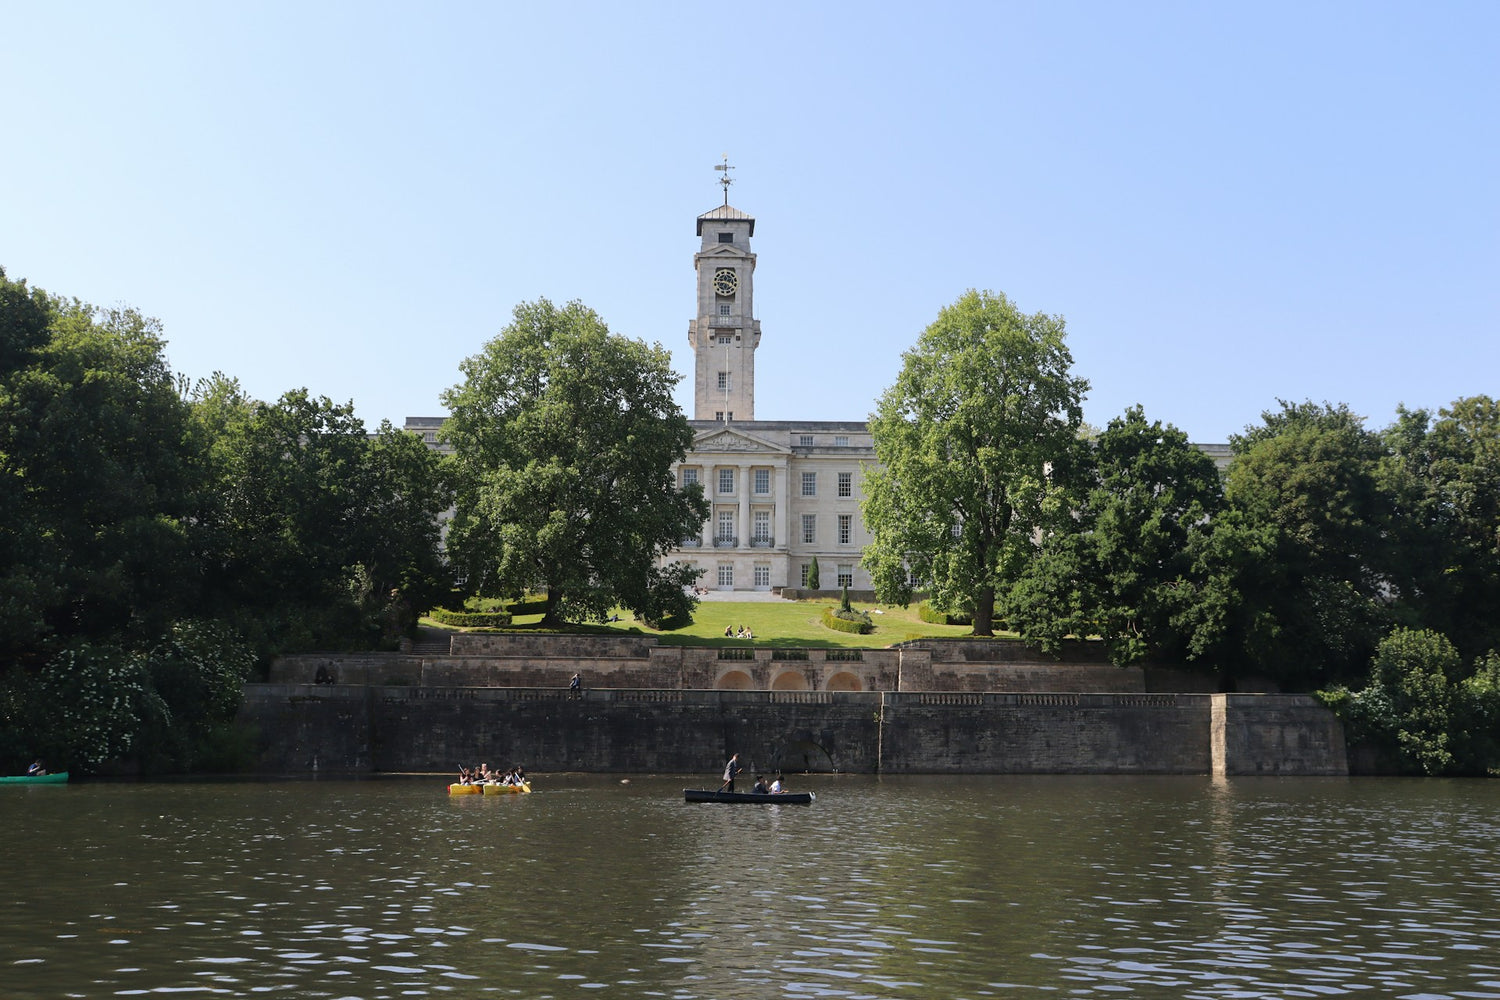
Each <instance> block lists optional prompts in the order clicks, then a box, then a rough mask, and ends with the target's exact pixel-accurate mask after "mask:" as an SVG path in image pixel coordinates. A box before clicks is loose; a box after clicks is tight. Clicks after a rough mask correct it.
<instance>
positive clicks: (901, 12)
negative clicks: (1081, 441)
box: [0, 0, 1500, 442]
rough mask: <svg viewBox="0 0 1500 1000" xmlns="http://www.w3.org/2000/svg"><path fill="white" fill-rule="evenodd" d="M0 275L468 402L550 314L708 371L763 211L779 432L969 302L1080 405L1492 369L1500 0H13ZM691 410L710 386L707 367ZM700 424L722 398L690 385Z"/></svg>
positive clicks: (1496, 313)
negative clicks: (497, 360) (503, 357)
mask: <svg viewBox="0 0 1500 1000" xmlns="http://www.w3.org/2000/svg"><path fill="white" fill-rule="evenodd" d="M0 17H3V22H0V23H3V24H4V30H3V31H0V93H3V94H4V95H5V96H6V100H5V105H6V110H7V112H8V115H7V118H8V121H7V125H6V129H5V138H4V140H3V143H0V180H3V192H4V194H3V208H0V266H3V267H4V268H5V269H6V271H7V273H8V274H9V276H10V277H11V278H25V279H27V280H29V281H30V282H31V283H32V284H33V285H37V286H40V287H42V288H45V289H47V290H48V291H51V292H54V293H57V294H63V295H68V296H76V297H78V298H82V299H84V300H87V301H89V302H92V303H95V304H96V305H115V304H126V305H131V306H134V307H136V308H138V309H139V310H141V311H142V312H144V313H146V314H148V315H151V316H155V317H158V318H159V319H160V320H161V321H162V322H163V323H164V325H165V332H166V336H167V338H168V341H169V344H168V354H169V357H170V360H171V362H172V365H173V367H174V368H175V369H177V370H178V371H180V372H183V373H185V374H187V375H189V376H192V377H199V376H204V375H208V374H209V373H211V372H213V371H215V370H220V371H223V372H226V373H228V374H231V375H235V376H237V377H239V378H240V380H241V381H242V382H243V383H244V385H245V387H246V388H247V389H248V390H249V391H250V392H251V393H252V394H253V395H255V396H258V397H260V398H265V399H274V398H275V397H276V396H278V395H279V394H280V393H281V392H283V391H285V390H287V389H290V388H295V387H299V386H306V387H307V388H308V389H309V390H311V391H312V392H313V393H314V394H317V395H327V396H330V397H332V398H333V399H335V400H336V401H340V402H342V401H347V400H351V399H352V400H353V401H354V403H355V405H356V408H357V411H358V413H359V415H360V416H361V417H363V418H364V420H365V421H366V423H367V424H369V425H371V426H373V425H375V424H377V423H378V422H379V421H380V420H381V419H382V418H389V419H391V420H393V421H395V422H397V423H399V422H400V421H401V420H402V419H403V418H405V417H406V416H407V415H437V414H439V413H440V412H441V410H442V408H441V405H440V403H439V394H440V393H441V392H442V391H443V390H444V389H446V388H447V387H449V386H451V385H453V384H454V383H455V382H457V381H458V379H459V372H458V364H459V362H460V361H461V360H462V359H463V358H464V357H466V356H468V355H471V354H473V353H475V352H476V351H477V350H478V348H479V347H480V345H481V344H482V343H483V342H484V341H486V340H487V339H489V338H490V337H492V336H494V335H495V334H496V333H498V332H499V330H500V329H501V328H502V327H503V326H504V325H505V324H506V322H507V321H508V320H509V318H510V313H511V309H512V308H513V307H514V306H515V305H516V304H517V303H518V302H521V301H525V300H530V299H535V298H538V297H542V296H546V297H548V298H551V299H553V300H556V301H565V300H569V299H575V298H576V299H580V300H582V301H583V302H585V303H586V304H588V305H589V306H591V307H593V308H594V309H595V310H597V311H598V312H599V313H600V314H601V315H602V316H603V317H604V318H605V320H606V321H607V322H608V323H609V325H610V328H611V329H612V330H614V331H615V332H617V333H623V334H626V335H629V336H632V337H638V338H641V339H644V340H648V341H659V342H661V343H662V344H664V345H665V346H666V347H668V348H669V349H670V350H671V351H672V352H673V356H674V363H675V367H676V368H677V370H678V371H679V372H682V373H684V374H687V373H689V372H690V371H691V355H690V352H689V351H688V348H687V324H688V320H689V319H691V318H692V313H693V309H694V297H693V295H694V286H693V270H692V255H693V253H694V252H695V251H696V250H697V248H698V242H697V238H696V236H695V235H694V220H695V218H696V217H697V215H698V214H699V213H701V212H704V211H707V210H708V209H710V208H712V207H714V206H715V205H716V204H719V203H720V201H721V193H720V189H719V188H718V187H717V186H715V180H716V178H717V175H716V174H715V173H714V171H713V169H712V168H713V166H714V164H715V163H718V162H719V161H720V157H721V156H723V155H724V154H726V153H727V154H728V155H729V158H730V162H731V163H732V164H733V165H734V166H735V168H736V169H735V171H734V173H733V176H734V178H735V180H736V182H737V183H736V184H735V185H734V187H733V188H732V190H731V192H730V202H731V203H732V204H733V205H735V206H736V207H737V208H740V209H742V210H744V211H747V212H749V213H751V214H752V215H754V216H755V217H756V220H757V225H756V237H755V241H754V249H755V251H756V253H757V254H758V257H759V260H758V267H757V270H756V313H757V315H758V317H759V319H760V320H761V323H762V330H763V337H762V340H761V347H760V351H759V353H758V355H757V360H758V369H759V370H758V378H757V390H758V391H757V416H759V417H760V418H761V419H777V420H791V419H797V418H805V419H820V420H838V419H845V420H848V419H863V418H864V417H866V416H867V415H868V414H869V412H870V410H871V409H872V408H873V405H874V401H875V399H876V398H877V397H878V396H879V394H880V393H881V392H882V391H883V390H884V389H885V388H886V387H887V386H889V385H890V384H891V383H892V381H893V380H894V379H895V376H896V373H897V371H898V370H899V367H900V360H901V354H902V352H903V351H905V350H906V349H908V348H909V347H911V346H912V345H913V344H914V343H915V341H916V339H917V337H918V335H919V334H920V332H921V331H922V329H923V328H924V327H925V326H926V325H927V324H928V323H930V322H931V321H932V319H933V318H934V317H935V316H936V314H937V311H938V310H939V309H940V308H941V307H942V306H943V305H945V304H947V303H950V302H952V301H953V300H954V299H956V298H957V297H958V296H959V295H961V294H962V293H963V292H964V290H965V289H968V288H984V289H992V290H996V291H1001V292H1004V293H1005V294H1007V295H1009V296H1010V297H1011V298H1012V299H1014V300H1015V301H1016V302H1017V303H1018V305H1019V306H1020V307H1021V308H1022V309H1024V310H1026V311H1028V312H1034V311H1042V312H1047V313H1053V314H1060V315H1062V316H1064V317H1065V318H1066V320H1067V325H1068V331H1069V344H1070V346H1071V349H1072V352H1073V358H1074V362H1075V371H1076V372H1077V373H1078V374H1080V375H1082V376H1084V377H1086V378H1087V379H1089V381H1090V382H1091V383H1092V390H1091V391H1090V393H1089V396H1088V400H1087V404H1086V409H1085V415H1086V418H1087V419H1088V420H1089V421H1090V422H1092V423H1095V424H1098V425H1101V426H1102V425H1103V424H1105V423H1106V422H1108V420H1109V419H1110V418H1111V417H1113V416H1116V415H1119V414H1120V413H1121V412H1123V411H1124V409H1125V408H1126V407H1128V406H1130V405H1132V404H1135V403H1140V404H1142V405H1144V407H1145V409H1146V413H1147V415H1148V416H1149V417H1151V418H1154V419H1160V420H1163V421H1166V422H1170V423H1173V424H1176V425H1177V426H1178V427H1180V428H1182V429H1183V430H1184V431H1186V432H1187V433H1188V435H1189V436H1190V437H1191V438H1192V439H1193V440H1195V441H1205V442H1207V441H1223V440H1226V439H1227V438H1228V436H1229V435H1230V434H1232V433H1235V432H1237V431H1239V430H1241V429H1242V428H1243V427H1245V426H1246V425H1247V424H1251V423H1255V422H1256V421H1257V420H1258V418H1259V415H1260V413H1261V411H1263V410H1265V409H1268V408H1273V407H1274V406H1275V401H1276V399H1277V398H1285V399H1291V400H1303V399H1312V400H1314V401H1323V400H1328V401H1332V402H1345V403H1348V404H1349V405H1350V406H1351V407H1352V408H1353V409H1354V410H1355V411H1356V412H1358V413H1361V414H1364V415H1365V416H1366V417H1367V418H1368V424H1369V426H1371V427H1383V426H1385V425H1386V424H1388V423H1390V422H1391V420H1392V419H1393V416H1394V413H1395V408H1396V405H1397V404H1398V403H1403V402H1404V403H1405V404H1406V405H1407V406H1410V407H1419V406H1422V407H1429V408H1437V407H1440V406H1443V405H1446V404H1447V403H1449V402H1451V401H1453V400H1454V399H1457V398H1459V397H1462V396H1467V395H1473V394H1477V393H1486V394H1489V395H1492V396H1493V395H1500V322H1497V320H1500V3H1496V2H1492V0H1482V2H1479V0H1476V2H1471V3H1456V2H1436V3H1428V2H1423V3H1417V2H1411V3H1402V4H1388V3H1376V2H1359V3H1345V2H1314V3H1307V2H1297V3H1266V2H1256V3H1240V4H1225V3H1208V2H1203V3H1105V2H1102V0H1101V2H1092V3H1068V2H1034V3H1033V2H1027V3H1003V2H997V3H973V4H957V3H954V4H941V3H938V4H920V5H919V4H914V3H908V4H882V3H861V4H833V3H828V4H792V3H745V4H722V3H716V4H705V3H671V4H667V3H658V4H652V3H618V2H612V3H556V4H554V3H527V4H522V3H512V4H502V3H441V4H416V3H411V4H400V5H393V4H382V3H367V2H359V3H353V2H350V3H302V2H299V3H287V2H254V3H204V2H199V0H193V2H181V3H155V2H137V3H118V2H107V3H105V2H67V3H40V2H24V3H23V2H17V0H10V2H6V3H4V4H3V5H0ZM678 399H679V401H680V402H681V403H682V405H683V407H684V409H688V410H690V409H691V388H690V386H688V385H687V384H684V385H683V386H681V387H679V393H678ZM689 415H691V414H689Z"/></svg>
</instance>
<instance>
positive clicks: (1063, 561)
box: [1002, 407, 1223, 665]
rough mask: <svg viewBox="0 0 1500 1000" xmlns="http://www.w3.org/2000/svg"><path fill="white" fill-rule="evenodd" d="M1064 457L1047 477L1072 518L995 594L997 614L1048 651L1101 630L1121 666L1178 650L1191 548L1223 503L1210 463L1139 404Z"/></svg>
mask: <svg viewBox="0 0 1500 1000" xmlns="http://www.w3.org/2000/svg"><path fill="white" fill-rule="evenodd" d="M1068 458H1069V461H1068V462H1067V463H1058V464H1056V465H1055V466H1054V471H1053V481H1054V483H1055V484H1056V485H1057V486H1058V487H1059V488H1061V489H1063V490H1065V491H1067V492H1068V493H1069V494H1070V495H1071V496H1072V497H1073V498H1074V499H1073V501H1072V503H1071V507H1072V521H1071V523H1069V524H1065V525H1064V526H1063V527H1060V528H1058V529H1057V530H1054V531H1053V532H1051V533H1050V534H1048V535H1046V536H1045V537H1044V538H1043V540H1042V544H1041V546H1040V551H1039V553H1038V555H1037V557H1036V558H1035V559H1034V560H1033V561H1032V562H1031V564H1030V565H1029V566H1028V567H1027V568H1026V570H1025V571H1024V572H1023V573H1022V574H1021V575H1020V576H1019V577H1018V579H1017V581H1016V583H1015V585H1014V586H1013V587H1012V588H1010V590H1009V591H1008V592H1007V593H1006V594H1005V595H1004V600H1003V602H1002V603H1003V611H1004V614H1005V617H1006V618H1007V620H1008V621H1009V622H1010V624H1011V625H1012V627H1014V628H1015V629H1016V630H1017V631H1018V632H1019V633H1020V635H1021V637H1022V638H1023V639H1025V640H1027V641H1028V642H1031V643H1033V644H1035V645H1038V646H1040V647H1042V648H1043V649H1046V650H1048V651H1051V652H1055V651H1056V650H1057V649H1059V648H1060V647H1061V644H1062V641H1063V639H1064V638H1066V637H1068V636H1077V637H1079V638H1087V637H1091V636H1099V637H1100V638H1102V639H1103V640H1104V643H1105V646H1106V647H1107V648H1108V649H1109V651H1110V658H1111V659H1112V660H1113V661H1114V662H1115V663H1117V664H1121V665H1124V664H1128V663H1134V662H1136V661H1139V660H1141V659H1143V658H1145V657H1146V656H1148V655H1153V654H1154V655H1158V656H1176V655H1181V654H1182V653H1183V651H1184V647H1185V645H1186V643H1185V640H1184V637H1183V634H1182V631H1183V630H1182V628H1181V622H1180V621H1179V620H1178V616H1179V615H1181V613H1182V612H1183V610H1184V608H1185V607H1186V604H1187V601H1186V598H1187V594H1188V592H1189V588H1190V584H1191V582H1192V577H1193V571H1192V558H1191V555H1190V543H1191V542H1192V540H1193V539H1194V538H1195V537H1197V536H1199V535H1201V534H1202V533H1203V532H1205V531H1206V530H1207V529H1208V527H1209V525H1210V523H1212V521H1211V519H1213V518H1215V517H1216V516H1217V515H1218V514H1219V512H1220V510H1221V508H1222V503H1223V501H1222V490H1221V487H1220V482H1219V473H1218V470H1217V469H1216V468H1215V467H1214V464H1213V461H1212V460H1211V459H1210V458H1209V457H1208V456H1206V455H1205V454H1203V453H1202V452H1201V451H1199V450H1198V449H1197V448H1194V447H1193V446H1192V445H1191V444H1189V443H1188V440H1187V435H1185V434H1183V433H1182V432H1181V431H1179V430H1177V429H1176V428H1175V427H1171V426H1165V427H1164V426H1163V425H1162V424H1161V423H1159V422H1155V423H1147V421H1146V418H1145V415H1144V413H1143V412H1142V410H1141V408H1140V407H1132V408H1131V409H1130V410H1127V411H1126V413H1125V416H1124V417H1123V418H1115V419H1114V420H1111V421H1110V423H1109V426H1108V427H1107V428H1106V429H1105V430H1104V432H1103V433H1101V434H1099V435H1098V436H1097V438H1096V439H1095V440H1094V441H1093V442H1092V444H1086V443H1080V445H1079V446H1078V447H1076V448H1074V449H1072V451H1071V452H1070V454H1069V456H1068Z"/></svg>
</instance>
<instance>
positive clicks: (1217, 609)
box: [1174, 402, 1393, 690]
mask: <svg viewBox="0 0 1500 1000" xmlns="http://www.w3.org/2000/svg"><path fill="white" fill-rule="evenodd" d="M1231 444H1232V446H1233V448H1234V450H1235V458H1234V461H1233V462H1232V463H1231V465H1230V467H1229V472H1228V477H1227V480H1226V487H1225V503H1226V509H1225V510H1224V512H1223V513H1221V514H1220V515H1218V516H1217V517H1215V518H1214V519H1213V521H1212V523H1211V524H1210V525H1209V528H1210V530H1209V531H1208V532H1207V533H1206V534H1204V535H1202V536H1200V537H1197V538H1195V539H1193V541H1192V543H1191V544H1190V551H1191V552H1192V554H1193V560H1194V566H1193V573H1192V578H1191V580H1190V581H1189V586H1190V589H1189V592H1188V594H1187V596H1186V598H1185V600H1184V606H1183V608H1182V609H1181V610H1180V611H1179V613H1178V615H1177V617H1176V618H1175V619H1174V621H1176V622H1177V623H1179V624H1180V626H1181V627H1182V629H1183V631H1184V632H1185V633H1188V636H1189V638H1188V640H1187V645H1188V650H1189V652H1190V654H1192V655H1194V656H1196V657H1200V658H1202V659H1204V660H1206V661H1207V662H1210V663H1215V664H1217V665H1219V666H1220V667H1221V668H1223V669H1225V670H1226V671H1228V672H1230V673H1231V674H1235V675H1247V674H1248V675H1253V676H1262V677H1269V678H1273V679H1275V680H1276V681H1278V682H1279V683H1280V684H1281V685H1283V686H1284V687H1288V688H1291V689H1297V690H1310V689H1312V688H1314V687H1316V686H1317V685H1319V684H1322V683H1325V682H1326V681H1328V680H1330V679H1341V678H1350V677H1353V676H1356V675H1358V674H1359V672H1360V671H1361V670H1362V669H1363V666H1364V664H1366V663H1368V662H1369V658H1370V656H1371V655H1372V654H1373V652H1374V649H1375V646H1376V644H1377V642H1378V641H1379V639H1380V637H1381V636H1382V635H1384V634H1385V633H1386V632H1387V631H1388V630H1389V628H1390V627H1391V624H1392V622H1393V614H1392V611H1391V608H1390V605H1389V600H1388V597H1389V588H1388V586H1387V581H1388V579H1389V576H1388V569H1389V565H1390V551H1391V549H1390V544H1389V540H1390V538H1391V531H1390V527H1391V523H1392V506H1391V502H1390V497H1389V496H1388V495H1386V494H1384V493H1382V491H1381V490H1380V489H1379V477H1378V469H1379V464H1380V461H1381V457H1382V447H1381V442H1380V439H1379V437H1378V436H1377V435H1375V434H1372V433H1371V432H1369V431H1367V430H1365V429H1364V427H1363V426H1362V420H1361V418H1360V417H1357V416H1355V415H1354V414H1352V413H1350V412H1349V410H1348V408H1347V407H1344V406H1329V405H1326V404H1325V405H1323V406H1317V405H1314V404H1312V403H1305V404H1297V405H1293V404H1290V403H1285V402H1283V403H1282V409H1281V410H1280V412H1272V413H1266V414H1264V424H1263V425H1262V426H1260V427H1254V428H1250V429H1249V430H1247V432H1246V434H1245V435H1243V436H1241V437H1236V438H1235V439H1233V441H1232V442H1231Z"/></svg>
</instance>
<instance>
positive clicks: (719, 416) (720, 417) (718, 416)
mask: <svg viewBox="0 0 1500 1000" xmlns="http://www.w3.org/2000/svg"><path fill="white" fill-rule="evenodd" d="M714 419H715V420H723V419H724V411H723V410H715V411H714Z"/></svg>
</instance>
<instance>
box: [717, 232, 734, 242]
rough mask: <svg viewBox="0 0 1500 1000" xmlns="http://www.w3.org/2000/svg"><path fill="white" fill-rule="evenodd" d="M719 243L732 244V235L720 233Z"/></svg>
mask: <svg viewBox="0 0 1500 1000" xmlns="http://www.w3.org/2000/svg"><path fill="white" fill-rule="evenodd" d="M719 242H720V243H733V242H734V234H733V233H720V234H719Z"/></svg>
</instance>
